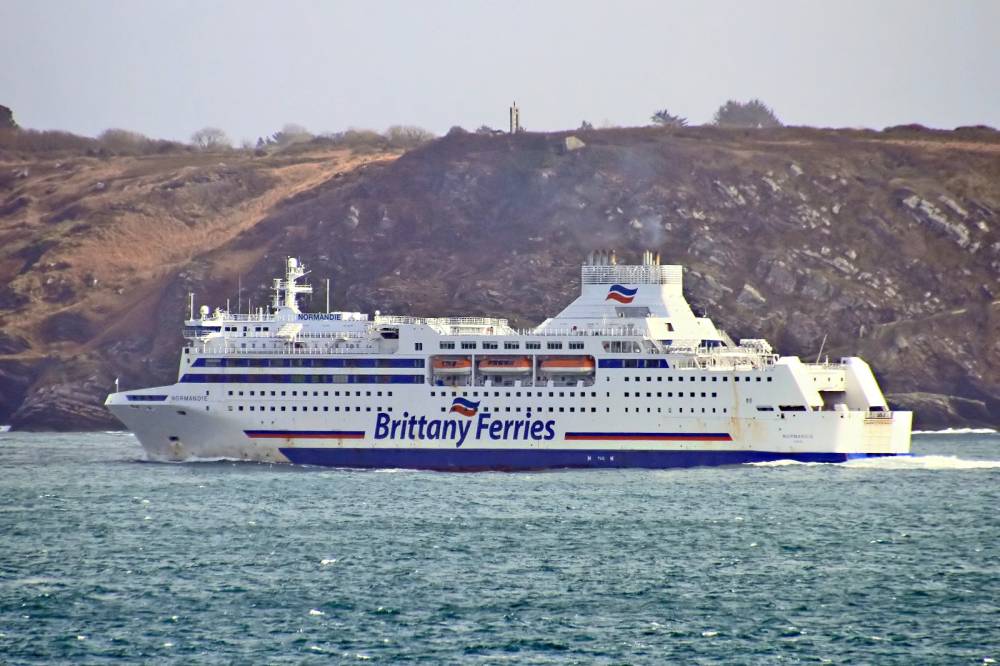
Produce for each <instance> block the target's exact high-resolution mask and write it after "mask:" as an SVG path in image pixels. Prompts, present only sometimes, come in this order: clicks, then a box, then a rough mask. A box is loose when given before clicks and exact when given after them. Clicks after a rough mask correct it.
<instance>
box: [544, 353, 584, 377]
mask: <svg viewBox="0 0 1000 666" xmlns="http://www.w3.org/2000/svg"><path fill="white" fill-rule="evenodd" d="M541 371H542V372H545V373H548V374H550V375H589V374H591V373H593V372H594V359H592V358H590V357H587V356H564V357H562V358H550V359H549V360H547V361H542V365H541Z"/></svg>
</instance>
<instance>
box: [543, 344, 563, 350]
mask: <svg viewBox="0 0 1000 666" xmlns="http://www.w3.org/2000/svg"><path fill="white" fill-rule="evenodd" d="M545 346H546V348H548V349H562V343H561V342H550V343H548V344H547V345H545Z"/></svg>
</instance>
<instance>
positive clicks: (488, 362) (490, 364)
mask: <svg viewBox="0 0 1000 666" xmlns="http://www.w3.org/2000/svg"><path fill="white" fill-rule="evenodd" d="M479 372H481V373H483V374H486V375H525V374H527V373H529V372H531V361H530V360H529V359H527V358H525V357H523V356H512V357H506V358H504V357H497V358H484V359H483V360H481V361H480V362H479Z"/></svg>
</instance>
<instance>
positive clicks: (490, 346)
mask: <svg viewBox="0 0 1000 666" xmlns="http://www.w3.org/2000/svg"><path fill="white" fill-rule="evenodd" d="M496 348H497V343H495V342H484V343H483V349H496Z"/></svg>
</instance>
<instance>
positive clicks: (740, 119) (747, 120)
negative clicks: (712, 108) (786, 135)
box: [713, 99, 781, 128]
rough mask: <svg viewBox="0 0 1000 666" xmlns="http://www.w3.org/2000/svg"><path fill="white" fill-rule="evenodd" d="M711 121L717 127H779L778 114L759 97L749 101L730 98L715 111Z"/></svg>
mask: <svg viewBox="0 0 1000 666" xmlns="http://www.w3.org/2000/svg"><path fill="white" fill-rule="evenodd" d="M713 122H714V123H715V124H716V125H718V126H719V127H754V128H766V127H781V121H780V120H778V116H776V115H775V114H774V111H773V110H771V109H770V108H768V106H767V105H766V104H764V102H762V101H760V100H759V99H752V100H750V101H749V102H737V101H736V100H732V99H731V100H729V101H728V102H726V103H725V104H723V105H722V106H720V107H719V110H718V111H716V112H715V118H713Z"/></svg>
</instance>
